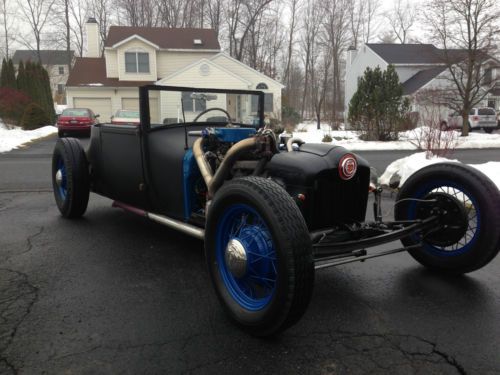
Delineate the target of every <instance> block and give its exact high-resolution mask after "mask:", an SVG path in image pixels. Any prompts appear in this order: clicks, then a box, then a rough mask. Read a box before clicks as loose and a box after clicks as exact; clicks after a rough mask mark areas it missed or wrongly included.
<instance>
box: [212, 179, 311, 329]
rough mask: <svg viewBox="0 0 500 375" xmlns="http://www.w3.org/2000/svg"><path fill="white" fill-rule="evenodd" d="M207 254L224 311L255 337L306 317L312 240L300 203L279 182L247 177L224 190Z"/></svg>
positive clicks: (218, 199) (215, 209)
mask: <svg viewBox="0 0 500 375" xmlns="http://www.w3.org/2000/svg"><path fill="white" fill-rule="evenodd" d="M240 245H241V246H240ZM231 246H233V247H231ZM238 249H239V250H240V253H239V254H240V257H239V258H238V257H234V255H233V254H234V252H233V250H238ZM205 255H206V260H207V265H208V271H209V274H210V277H211V280H212V283H213V285H214V288H215V291H216V294H217V296H218V298H219V300H220V301H221V303H222V305H223V307H224V309H225V310H226V312H227V314H228V315H229V317H230V318H231V319H232V320H233V321H234V322H235V323H236V324H237V325H238V326H239V327H241V328H242V329H244V330H246V331H248V332H249V333H250V334H252V335H255V336H269V335H273V334H276V333H278V332H280V331H283V330H285V329H286V328H288V327H290V326H292V325H293V324H295V323H296V322H297V321H298V320H299V319H300V318H301V317H302V315H303V314H304V312H305V310H306V308H307V306H308V304H309V301H310V299H311V294H312V289H313V284H314V260H313V256H312V249H311V240H310V236H309V232H308V230H307V226H306V223H305V221H304V218H303V217H302V214H301V213H300V210H299V209H298V207H297V205H296V203H295V202H294V201H293V200H292V198H291V197H290V196H289V195H288V193H287V192H286V191H285V190H284V189H283V188H282V187H280V186H279V185H277V184H276V183H274V182H273V181H271V180H268V179H264V178H260V177H244V178H238V179H234V180H231V181H229V182H227V183H225V184H224V185H223V186H222V187H221V188H220V189H219V191H218V192H217V194H216V195H215V199H214V200H213V203H212V205H211V206H210V211H209V215H208V218H207V226H206V235H205ZM238 262H239V263H238Z"/></svg>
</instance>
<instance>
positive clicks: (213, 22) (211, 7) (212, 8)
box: [207, 0, 222, 37]
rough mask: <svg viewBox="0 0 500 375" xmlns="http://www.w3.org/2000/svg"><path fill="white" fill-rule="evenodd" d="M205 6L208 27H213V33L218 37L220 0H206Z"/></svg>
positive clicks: (220, 14)
mask: <svg viewBox="0 0 500 375" xmlns="http://www.w3.org/2000/svg"><path fill="white" fill-rule="evenodd" d="M207 8H208V10H207V18H208V23H209V24H210V28H211V29H214V30H215V34H216V35H217V37H219V33H220V28H221V22H222V21H221V18H222V0H208V2H207Z"/></svg>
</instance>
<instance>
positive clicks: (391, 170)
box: [379, 152, 500, 189]
mask: <svg viewBox="0 0 500 375" xmlns="http://www.w3.org/2000/svg"><path fill="white" fill-rule="evenodd" d="M442 162H452V163H460V162H459V161H458V160H450V159H446V158H440V157H432V158H430V159H427V158H426V152H419V153H416V154H413V155H410V156H407V157H405V158H402V159H398V160H396V161H394V162H392V163H391V164H389V166H388V167H387V169H386V170H385V172H384V173H383V174H382V176H380V178H379V183H380V184H382V185H386V186H388V185H389V182H390V181H391V178H392V177H393V176H395V175H398V176H399V177H400V179H401V180H400V183H399V186H400V187H401V186H403V184H404V182H405V181H406V180H407V179H408V177H410V176H411V175H412V174H413V173H415V172H417V171H418V170H419V169H422V168H423V167H426V166H428V165H431V164H435V163H442ZM469 165H470V166H471V167H474V168H476V169H478V170H479V171H481V172H483V173H484V174H485V175H486V176H488V177H489V178H490V179H491V180H492V181H493V182H494V183H495V184H496V185H497V186H498V188H499V189H500V162H494V161H490V162H488V163H484V164H469Z"/></svg>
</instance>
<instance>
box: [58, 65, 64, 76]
mask: <svg viewBox="0 0 500 375" xmlns="http://www.w3.org/2000/svg"><path fill="white" fill-rule="evenodd" d="M59 74H64V66H60V67H59Z"/></svg>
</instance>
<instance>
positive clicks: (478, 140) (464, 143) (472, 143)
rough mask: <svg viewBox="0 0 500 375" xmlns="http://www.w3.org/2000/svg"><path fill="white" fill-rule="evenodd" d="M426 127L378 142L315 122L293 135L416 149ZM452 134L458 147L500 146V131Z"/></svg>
mask: <svg viewBox="0 0 500 375" xmlns="http://www.w3.org/2000/svg"><path fill="white" fill-rule="evenodd" d="M425 131H426V129H425V128H417V129H415V130H410V131H406V132H401V133H400V140H399V141H392V142H376V141H362V140H360V139H359V133H358V132H356V131H352V130H330V126H329V125H326V124H322V125H321V129H319V130H318V129H316V124H315V123H301V124H299V125H297V127H296V129H295V131H294V133H293V136H294V137H296V138H300V139H302V140H303V141H304V142H307V143H322V140H323V137H324V136H325V135H330V136H331V137H332V138H333V141H332V144H335V145H338V146H344V147H345V148H347V149H349V150H352V151H363V150H416V149H417V146H416V145H415V143H416V141H415V140H416V139H417V138H419V137H421V133H422V132H425ZM452 134H454V135H456V136H455V137H454V138H456V140H457V145H456V148H458V149H468V148H500V133H498V131H497V132H495V133H493V134H486V133H483V132H471V133H470V134H469V136H468V137H460V136H459V135H460V134H459V133H458V132H457V131H454V132H453V133H452Z"/></svg>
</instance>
